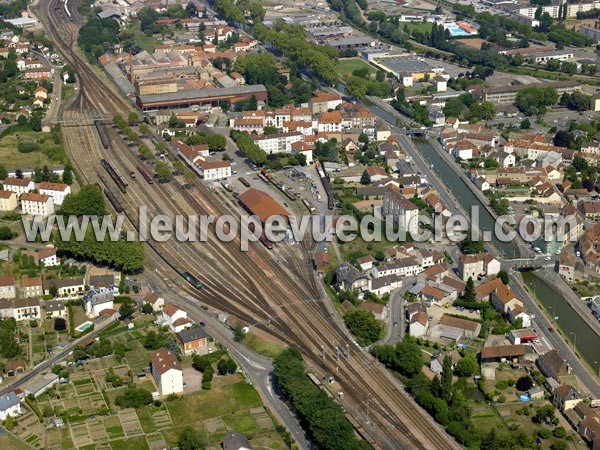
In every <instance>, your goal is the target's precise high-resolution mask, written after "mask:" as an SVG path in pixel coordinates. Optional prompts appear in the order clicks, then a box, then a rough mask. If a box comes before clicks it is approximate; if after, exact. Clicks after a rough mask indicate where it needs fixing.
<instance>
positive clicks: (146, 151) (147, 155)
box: [138, 144, 154, 161]
mask: <svg viewBox="0 0 600 450" xmlns="http://www.w3.org/2000/svg"><path fill="white" fill-rule="evenodd" d="M138 153H139V155H140V156H141V157H142V159H147V160H149V161H152V160H154V154H153V153H152V151H151V150H150V147H148V146H147V145H146V144H142V145H140V146H139V147H138Z"/></svg>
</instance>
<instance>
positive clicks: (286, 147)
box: [252, 133, 304, 155]
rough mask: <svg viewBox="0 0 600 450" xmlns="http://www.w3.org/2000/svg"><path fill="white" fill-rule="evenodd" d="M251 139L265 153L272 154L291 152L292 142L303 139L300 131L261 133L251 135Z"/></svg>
mask: <svg viewBox="0 0 600 450" xmlns="http://www.w3.org/2000/svg"><path fill="white" fill-rule="evenodd" d="M252 140H253V141H254V143H255V144H256V145H258V146H259V147H260V149H261V150H264V151H265V153H266V154H267V155H272V154H273V153H292V144H293V143H294V142H298V141H303V140H304V135H303V134H302V133H280V134H266V135H265V134H263V135H262V136H252Z"/></svg>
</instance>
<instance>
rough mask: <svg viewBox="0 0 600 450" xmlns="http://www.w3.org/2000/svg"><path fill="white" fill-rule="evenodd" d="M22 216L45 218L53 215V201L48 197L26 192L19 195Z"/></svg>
mask: <svg viewBox="0 0 600 450" xmlns="http://www.w3.org/2000/svg"><path fill="white" fill-rule="evenodd" d="M21 209H22V210H23V214H27V215H30V216H42V217H46V216H49V215H50V214H54V200H53V199H52V197H50V196H49V195H44V194H34V193H31V192H26V193H24V194H22V195H21Z"/></svg>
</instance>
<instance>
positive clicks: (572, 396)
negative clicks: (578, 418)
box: [552, 384, 582, 413]
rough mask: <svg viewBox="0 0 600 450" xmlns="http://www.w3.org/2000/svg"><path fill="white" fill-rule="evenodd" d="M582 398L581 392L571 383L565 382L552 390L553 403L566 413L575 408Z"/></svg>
mask: <svg viewBox="0 0 600 450" xmlns="http://www.w3.org/2000/svg"><path fill="white" fill-rule="evenodd" d="M581 399H582V396H581V393H579V391H577V390H576V389H575V388H574V387H573V386H571V385H570V384H563V385H561V386H559V387H557V388H556V389H554V392H552V403H553V404H554V405H555V406H556V407H557V408H558V409H559V410H560V412H562V413H564V412H565V411H568V410H569V409H573V408H574V407H575V405H577V403H579V402H580V401H581Z"/></svg>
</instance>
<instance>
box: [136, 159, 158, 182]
mask: <svg viewBox="0 0 600 450" xmlns="http://www.w3.org/2000/svg"><path fill="white" fill-rule="evenodd" d="M135 167H136V168H137V170H138V172H139V173H141V174H142V177H144V180H146V181H147V182H148V184H154V177H153V176H152V175H150V173H149V172H148V170H147V169H146V168H145V167H144V166H143V165H142V163H138V164H137V165H136V166H135Z"/></svg>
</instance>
